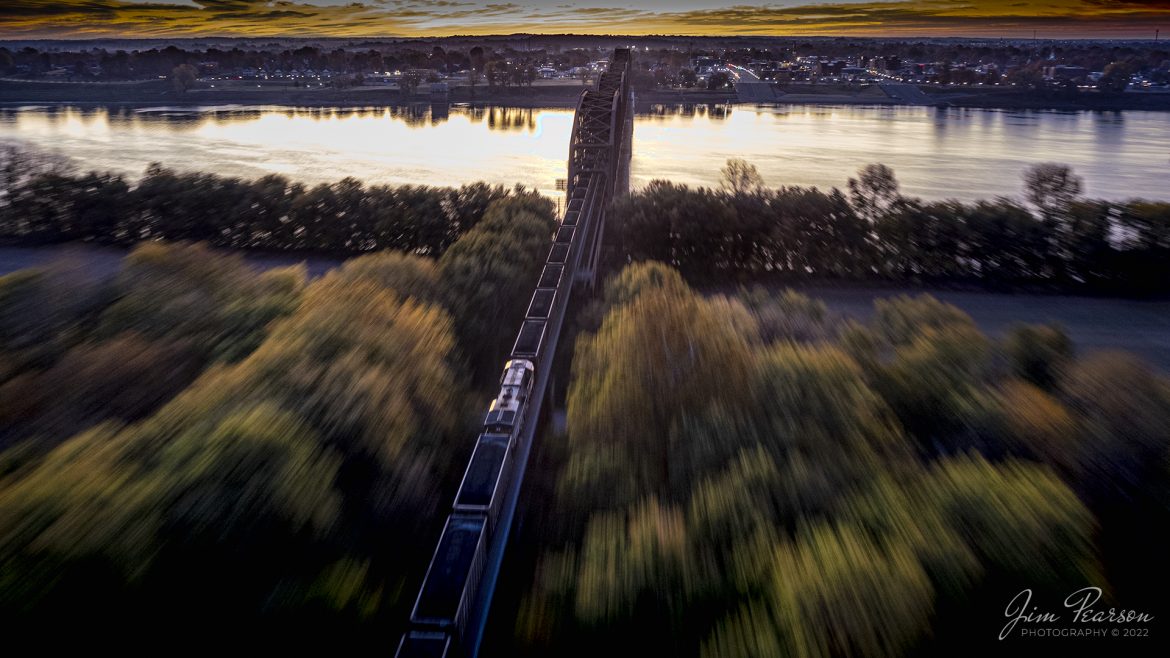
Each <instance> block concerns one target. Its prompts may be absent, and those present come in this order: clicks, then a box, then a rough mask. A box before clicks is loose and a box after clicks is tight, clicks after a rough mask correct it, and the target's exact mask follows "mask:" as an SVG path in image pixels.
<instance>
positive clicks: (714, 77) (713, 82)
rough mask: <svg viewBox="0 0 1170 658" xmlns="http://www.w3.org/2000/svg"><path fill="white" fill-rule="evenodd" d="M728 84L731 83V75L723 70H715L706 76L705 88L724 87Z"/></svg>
mask: <svg viewBox="0 0 1170 658" xmlns="http://www.w3.org/2000/svg"><path fill="white" fill-rule="evenodd" d="M729 84H731V76H729V75H727V74H726V73H724V72H723V71H716V72H715V73H712V74H711V77H709V78H707V89H712V90H718V89H724V88H726V87H727V86H728V85H729Z"/></svg>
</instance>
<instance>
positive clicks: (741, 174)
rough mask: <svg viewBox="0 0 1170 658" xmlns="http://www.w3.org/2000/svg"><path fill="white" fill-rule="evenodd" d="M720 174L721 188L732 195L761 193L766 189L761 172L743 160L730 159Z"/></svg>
mask: <svg viewBox="0 0 1170 658" xmlns="http://www.w3.org/2000/svg"><path fill="white" fill-rule="evenodd" d="M719 174H720V182H719V186H720V187H722V188H723V189H725V190H727V191H728V192H730V193H731V194H748V193H752V192H759V191H760V190H761V189H763V187H764V179H763V177H762V176H760V170H759V169H756V166H755V165H754V164H750V163H748V161H747V160H744V159H743V158H728V159H727V164H725V165H723V168H722V169H720V170H719Z"/></svg>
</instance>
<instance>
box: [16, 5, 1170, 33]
mask: <svg viewBox="0 0 1170 658" xmlns="http://www.w3.org/2000/svg"><path fill="white" fill-rule="evenodd" d="M1162 25H1170V4H1168V3H1166V2H1164V1H1162V0H1055V1H1053V2H1047V3H1044V4H1043V5H1040V6H1037V5H1035V4H1034V3H1027V2H1020V1H1018V0H991V1H981V2H962V1H952V0H902V1H895V2H870V1H856V2H855V1H849V0H844V1H841V0H838V1H836V2H816V1H815V0H781V1H779V2H765V3H751V2H730V3H728V2H724V3H721V2H715V1H712V0H647V1H646V2H640V3H638V4H637V8H635V6H634V5H633V4H632V3H627V4H625V5H622V4H620V3H619V2H614V1H613V0H592V1H590V2H584V3H572V4H569V3H565V2H563V1H562V0H552V1H550V2H541V1H539V0H516V1H515V2H491V1H488V2H485V1H482V0H473V1H464V0H376V1H374V2H369V1H367V2H352V1H348V0H312V1H311V2H291V1H285V0H272V1H269V0H149V1H141V0H65V1H55V2H46V1H45V0H13V1H12V2H7V3H4V6H3V7H0V38H4V39H18V38H23V39H28V38H52V39H79V38H134V37H143V38H160V37H172V38H181V37H217V36H218V37H278V36H288V37H297V36H301V37H422V36H432V37H442V36H453V35H487V34H509V33H520V32H525V33H535V34H559V33H573V34H626V35H652V34H663V35H727V36H730V35H760V36H767V35H774V36H793V35H810V36H833V35H855V36H891V37H981V38H988V37H1002V38H1027V37H1031V36H1033V35H1037V36H1040V37H1044V38H1125V39H1134V38H1153V37H1154V36H1155V30H1157V29H1158V28H1160V27H1161V26H1162Z"/></svg>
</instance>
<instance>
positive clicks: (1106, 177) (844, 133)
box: [0, 105, 1170, 200]
mask: <svg viewBox="0 0 1170 658" xmlns="http://www.w3.org/2000/svg"><path fill="white" fill-rule="evenodd" d="M572 123H573V114H572V111H571V110H568V109H520V108H502V107H492V108H469V107H461V106H456V107H450V108H448V107H446V106H426V105H423V106H414V107H409V108H364V109H336V108H313V109H309V108H299V109H293V108H281V107H219V108H202V109H198V108H197V109H191V108H146V109H141V110H106V109H85V110H82V109H77V108H64V109H50V108H41V107H29V108H20V109H13V110H3V111H0V140H4V141H22V142H25V143H28V144H30V145H31V146H34V147H37V148H45V149H51V150H54V151H56V152H58V153H61V154H62V155H66V156H68V157H70V158H72V159H74V160H75V161H76V162H77V164H78V165H79V166H81V167H83V168H87V169H102V170H118V171H125V172H128V173H130V174H132V175H137V174H139V173H141V171H142V170H143V169H144V168H145V167H146V166H147V165H148V164H149V163H152V162H159V163H162V164H163V165H164V166H167V167H172V168H175V169H181V170H200V171H208V172H214V173H219V174H225V175H234V176H244V177H256V176H261V175H264V174H269V173H279V174H284V175H287V176H289V177H290V178H293V179H296V180H301V181H304V182H307V183H320V182H332V181H336V180H338V179H340V178H343V177H346V176H353V177H355V178H358V179H361V180H364V181H366V182H369V183H389V184H405V183H410V184H426V185H458V184H461V183H467V182H472V181H478V180H486V181H488V182H491V183H500V184H505V185H512V184H515V183H521V184H524V185H526V186H528V187H535V188H537V189H540V190H542V191H544V192H546V193H549V194H553V193H555V181H556V179H558V178H562V177H564V176H565V160H566V156H567V150H568V142H569V134H570V132H571V130H572ZM731 157H739V158H744V159H746V160H748V161H749V162H751V163H753V164H755V165H756V166H757V167H758V168H759V170H760V173H761V174H762V175H763V177H764V179H765V181H766V182H767V183H768V184H769V185H771V186H780V185H815V186H818V187H822V188H828V187H834V186H835V187H843V186H844V185H845V184H846V181H847V179H848V177H849V176H850V175H851V174H853V172H855V171H856V170H857V169H858V168H860V167H861V166H863V165H865V164H868V163H871V162H882V163H885V164H887V165H889V166H891V167H893V168H894V170H895V172H896V173H897V175H898V178H899V180H900V181H901V183H902V186H903V190H904V191H905V192H906V193H908V194H912V195H916V196H922V197H926V198H958V199H963V200H971V199H975V198H987V197H994V196H999V195H1016V194H1018V193H1019V190H1020V183H1019V181H1020V175H1021V173H1022V172H1023V170H1024V169H1025V168H1026V167H1027V166H1028V165H1029V164H1032V163H1035V162H1043V161H1057V162H1063V163H1067V164H1069V165H1071V166H1072V167H1073V168H1074V169H1075V170H1076V171H1077V173H1079V174H1080V175H1081V176H1083V177H1084V179H1085V183H1086V185H1085V187H1086V190H1085V191H1086V193H1087V194H1089V195H1091V196H1097V197H1103V198H1115V199H1117V198H1129V197H1146V198H1152V199H1170V188H1167V187H1166V186H1165V184H1164V180H1165V173H1164V172H1165V171H1166V170H1167V169H1168V168H1170V114H1166V113H1154V112H1076V113H1073V112H1064V113H1061V112H1035V111H1007V110H978V109H957V108H951V109H939V108H920V107H878V106H799V105H792V106H759V107H754V106H735V107H728V106H668V107H654V108H650V109H649V111H644V112H642V113H640V114H639V115H638V117H637V119H636V121H635V127H634V148H633V162H632V176H633V184H634V186H635V187H638V186H641V185H644V184H646V183H648V182H649V181H650V180H653V179H656V178H662V179H669V180H673V181H676V182H680V183H687V184H691V185H716V184H718V180H719V169H720V167H722V166H723V164H724V162H725V161H726V160H727V159H728V158H731Z"/></svg>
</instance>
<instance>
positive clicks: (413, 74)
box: [398, 69, 423, 96]
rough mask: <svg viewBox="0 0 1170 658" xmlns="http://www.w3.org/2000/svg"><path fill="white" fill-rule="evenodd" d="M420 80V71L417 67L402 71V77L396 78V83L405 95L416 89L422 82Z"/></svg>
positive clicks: (410, 94) (412, 92)
mask: <svg viewBox="0 0 1170 658" xmlns="http://www.w3.org/2000/svg"><path fill="white" fill-rule="evenodd" d="M422 80H423V77H422V73H420V72H419V71H418V70H417V69H408V70H406V71H403V72H402V77H401V78H399V79H398V84H399V86H400V87H401V88H402V91H403V92H405V93H406V95H407V96H412V95H414V92H415V90H416V89H418V86H419V85H420V84H422Z"/></svg>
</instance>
